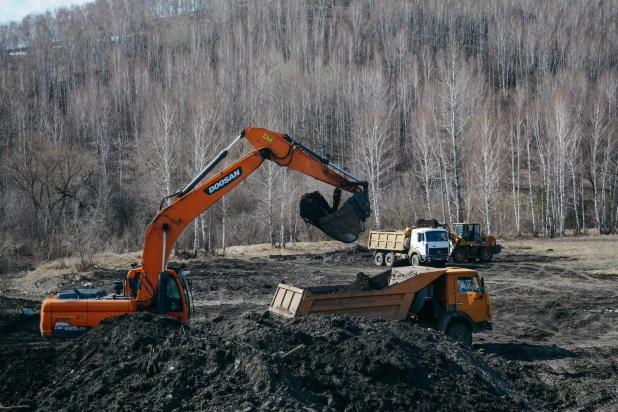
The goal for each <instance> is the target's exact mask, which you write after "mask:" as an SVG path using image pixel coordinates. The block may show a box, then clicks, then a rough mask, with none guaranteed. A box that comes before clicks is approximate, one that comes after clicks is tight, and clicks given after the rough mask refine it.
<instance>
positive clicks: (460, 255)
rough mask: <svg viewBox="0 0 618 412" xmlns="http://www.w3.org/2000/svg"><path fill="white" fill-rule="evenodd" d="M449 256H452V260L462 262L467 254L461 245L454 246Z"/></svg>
mask: <svg viewBox="0 0 618 412" xmlns="http://www.w3.org/2000/svg"><path fill="white" fill-rule="evenodd" d="M451 256H453V262H455V263H464V262H465V261H466V259H467V257H468V254H467V253H466V249H464V248H462V247H456V248H455V250H453V254H452V255H451Z"/></svg>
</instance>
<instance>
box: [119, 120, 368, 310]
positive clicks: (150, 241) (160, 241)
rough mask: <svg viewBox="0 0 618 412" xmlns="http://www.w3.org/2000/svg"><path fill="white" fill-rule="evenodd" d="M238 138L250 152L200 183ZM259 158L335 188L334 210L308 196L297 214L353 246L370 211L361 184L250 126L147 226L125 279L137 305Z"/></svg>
mask: <svg viewBox="0 0 618 412" xmlns="http://www.w3.org/2000/svg"><path fill="white" fill-rule="evenodd" d="M243 138H244V139H246V140H247V141H248V142H250V143H251V144H252V145H253V146H254V148H255V150H254V151H252V152H251V153H249V154H247V155H246V156H244V157H242V158H241V159H239V160H237V161H236V162H234V163H233V164H231V165H229V166H227V167H226V168H224V169H223V170H222V171H221V172H219V173H217V174H215V175H214V176H212V177H211V178H209V179H208V180H206V181H204V182H202V183H200V182H201V181H202V179H203V178H204V177H206V175H207V174H208V173H209V172H210V171H212V169H214V167H215V166H217V164H219V163H220V162H221V161H222V160H223V159H224V158H225V157H226V156H227V154H228V153H229V150H230V149H231V148H232V146H234V145H235V144H236V143H237V142H238V141H240V140H241V139H243ZM264 160H270V161H273V162H275V163H277V164H278V165H280V166H285V167H289V168H291V169H294V170H297V171H299V172H301V173H304V174H307V175H309V176H312V177H314V178H315V179H317V180H320V181H322V182H325V183H328V184H330V185H333V186H335V187H336V189H335V202H334V203H335V205H334V207H332V208H331V207H329V206H328V203H327V202H326V201H325V200H324V198H323V197H322V196H321V195H319V193H317V192H315V193H311V194H308V195H305V196H304V197H303V199H302V200H301V216H302V217H303V218H304V219H305V220H306V221H307V222H309V223H311V224H313V225H314V226H316V227H318V228H320V229H321V230H322V231H324V232H325V233H326V234H328V235H330V236H331V237H334V238H335V239H337V240H340V241H343V242H353V241H355V240H356V239H357V238H358V235H359V233H360V222H361V221H364V220H365V219H366V218H367V217H369V215H370V213H371V212H370V209H369V201H368V200H367V183H366V182H364V181H362V180H360V179H358V178H356V177H354V176H353V175H351V174H349V173H347V172H346V171H345V170H343V169H341V168H339V167H338V166H336V165H334V164H332V163H330V162H329V161H328V159H326V158H324V157H322V156H320V155H319V154H317V153H315V152H313V151H312V150H311V149H309V148H307V147H306V146H304V145H302V144H301V143H299V142H297V141H295V140H294V139H292V138H290V137H289V136H287V135H285V134H282V133H274V132H271V131H269V130H266V129H260V128H254V127H250V128H247V129H245V130H244V131H243V132H242V133H241V134H240V136H238V137H237V138H236V139H235V140H234V141H233V142H232V144H230V146H228V147H227V148H226V149H225V150H223V151H222V152H221V153H220V154H219V155H218V156H217V157H216V158H215V159H214V160H213V161H212V162H210V163H209V164H208V165H207V166H206V167H205V168H204V170H203V171H202V172H201V173H200V174H199V175H198V176H196V177H195V178H194V179H193V180H192V181H191V182H190V183H189V184H187V185H186V186H185V187H184V188H182V189H181V190H180V191H178V192H177V193H175V194H174V195H173V196H174V199H173V200H172V202H171V203H170V204H169V205H168V206H167V207H164V208H162V209H161V210H160V211H159V213H158V214H157V216H156V217H155V218H154V220H153V222H152V223H151V224H150V227H149V228H148V230H147V232H146V239H145V242H144V251H143V255H142V265H141V266H140V267H137V268H134V269H133V270H131V271H130V272H129V276H128V279H129V280H133V279H136V278H137V279H139V280H138V281H137V282H136V284H135V289H137V290H135V289H134V288H131V289H132V290H133V294H134V296H136V298H137V303H138V305H140V306H142V307H148V306H150V305H151V304H152V299H153V298H154V295H155V294H156V292H157V290H158V289H161V286H163V287H164V285H165V280H164V279H166V276H167V273H168V271H167V261H168V257H169V254H170V251H171V249H172V247H173V245H174V242H175V241H176V239H177V238H178V236H180V234H181V233H182V231H183V230H184V228H185V227H186V226H187V225H188V224H189V223H190V222H191V221H193V219H195V218H196V217H197V216H198V215H199V214H200V213H202V212H204V211H205V210H207V209H208V208H209V207H210V206H212V205H213V204H214V203H215V202H216V201H217V200H219V199H220V198H221V197H222V196H223V195H225V194H226V193H228V192H229V191H230V190H232V189H233V188H234V187H236V185H238V184H239V183H240V182H241V181H243V180H244V179H245V178H246V177H247V176H249V175H250V174H251V173H252V172H253V171H255V170H256V169H257V168H258V167H260V165H261V164H262V163H263V162H264ZM341 190H345V191H348V192H350V193H352V197H350V198H349V199H348V200H347V201H346V202H345V204H344V205H343V206H342V207H341V208H340V209H339V210H334V209H337V207H338V204H337V203H338V195H340V191H341ZM160 292H161V290H159V296H160V298H159V299H160V300H161V299H162V298H161V296H163V295H164V293H160ZM160 304H161V303H160Z"/></svg>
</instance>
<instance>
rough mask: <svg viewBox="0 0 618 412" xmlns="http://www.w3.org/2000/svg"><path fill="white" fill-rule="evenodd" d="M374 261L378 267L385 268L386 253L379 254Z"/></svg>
mask: <svg viewBox="0 0 618 412" xmlns="http://www.w3.org/2000/svg"><path fill="white" fill-rule="evenodd" d="M374 259H375V260H374V262H376V266H384V253H382V252H377V253H376V255H375V257H374Z"/></svg>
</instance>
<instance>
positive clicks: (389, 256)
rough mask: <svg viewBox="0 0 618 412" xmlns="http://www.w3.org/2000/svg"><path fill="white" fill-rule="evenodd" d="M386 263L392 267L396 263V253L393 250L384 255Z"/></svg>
mask: <svg viewBox="0 0 618 412" xmlns="http://www.w3.org/2000/svg"><path fill="white" fill-rule="evenodd" d="M384 263H386V266H388V267H392V266H393V265H394V264H395V255H394V254H393V252H389V253H387V254H386V256H385V257H384Z"/></svg>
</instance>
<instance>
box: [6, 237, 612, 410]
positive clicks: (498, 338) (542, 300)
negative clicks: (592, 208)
mask: <svg viewBox="0 0 618 412" xmlns="http://www.w3.org/2000/svg"><path fill="white" fill-rule="evenodd" d="M583 242H584V243H582V244H585V242H586V240H584V241H583ZM590 242H593V241H590ZM594 242H597V240H594ZM614 244H615V243H614V242H608V243H607V244H604V243H603V244H601V243H599V245H601V246H598V245H597V244H596V243H595V245H594V249H595V250H596V249H599V248H603V247H606V248H607V250H606V251H604V252H603V251H599V252H598V253H599V254H600V255H603V254H607V256H610V258H608V259H607V260H606V261H605V263H604V264H603V263H599V261H598V259H597V258H595V260H596V261H595V262H590V261H587V260H586V259H582V258H581V257H579V258H575V257H573V256H574V255H573V254H572V253H571V252H570V250H571V249H570V248H571V247H578V248H579V246H581V245H579V246H578V245H573V244H570V243H569V244H567V243H549V242H547V243H538V242H537V243H534V244H532V246H528V245H527V244H525V243H521V242H519V243H517V242H514V243H513V244H511V245H507V247H506V248H505V250H504V251H503V253H502V254H500V255H498V256H496V257H495V259H494V262H493V263H491V264H489V265H480V264H470V265H466V267H470V268H472V269H475V270H478V271H479V273H481V274H482V275H483V276H484V277H485V285H486V288H487V290H488V293H489V294H490V296H491V299H492V304H493V307H494V321H493V324H494V329H493V330H492V331H489V332H487V333H484V334H479V335H476V336H475V338H474V342H473V347H472V349H471V351H470V356H472V357H473V358H474V359H477V360H478V362H481V363H482V364H487V365H490V366H491V367H493V368H494V369H495V370H496V371H498V372H499V373H500V374H501V376H502V378H504V379H505V381H506V382H508V384H509V385H511V387H512V388H513V389H514V390H515V391H516V392H517V393H518V394H519V395H517V394H515V395H512V396H511V397H509V398H508V399H509V402H511V403H508V402H507V403H505V404H504V405H503V407H504V408H505V409H512V410H517V409H544V410H555V409H562V410H581V409H584V410H600V411H613V410H617V409H618V383H617V382H618V344H616V342H617V338H618V299H617V298H618V288H617V287H616V282H617V280H618V267H617V268H615V272H614V271H613V270H614V269H613V268H614V266H613V265H614V261H613V260H612V259H615V258H614V257H613V255H611V250H613V245H614ZM548 246H551V247H548ZM614 253H615V252H614ZM188 267H189V269H190V270H191V278H192V279H193V287H194V295H195V302H196V309H197V316H196V317H195V318H194V319H193V320H192V326H193V328H194V329H196V330H198V329H200V328H201V327H208V328H211V329H212V325H214V324H220V323H221V322H223V323H221V324H225V323H226V322H227V324H228V325H230V326H229V327H230V328H233V327H234V326H233V325H235V322H237V321H238V322H241V320H242V319H245V320H246V319H248V316H249V318H250V317H251V316H254V315H247V313H249V312H252V311H253V312H254V313H258V314H259V313H261V312H263V311H264V310H265V309H266V308H267V306H268V304H269V303H270V299H271V298H272V295H273V292H274V290H275V287H276V285H277V284H278V283H279V282H280V281H285V282H286V283H291V284H293V285H296V286H300V287H302V286H315V285H345V284H349V283H351V282H352V281H354V280H355V279H356V275H357V273H358V272H361V271H362V272H364V273H366V274H368V275H372V274H375V273H378V272H379V271H381V270H382V269H381V268H377V267H375V266H374V265H373V260H372V256H371V254H370V253H369V252H366V251H364V250H363V248H358V247H357V248H352V249H348V250H342V251H335V252H329V253H319V254H307V253H304V254H296V255H264V254H262V255H261V256H258V257H244V258H234V259H231V258H225V259H224V258H212V259H207V260H204V261H199V262H189V263H188ZM119 274H120V272H118V271H107V270H105V269H99V270H96V271H94V272H93V273H92V274H89V275H80V276H76V275H75V274H67V275H66V276H56V277H55V278H54V279H55V280H54V281H55V282H57V284H58V285H62V288H69V287H72V286H80V287H82V286H83V283H84V282H90V283H92V284H93V286H95V287H97V285H99V284H101V285H105V287H106V288H107V289H109V288H110V285H111V282H112V280H116V278H118V276H119ZM18 281H19V277H15V278H14V280H13V284H12V286H9V287H7V288H8V289H10V290H11V291H12V292H15V290H16V289H17V287H16V286H15V284H16V282H18ZM0 304H1V305H2V309H3V311H2V318H0V325H2V326H3V327H6V328H7V329H6V330H9V332H10V333H8V334H5V336H4V337H3V338H2V339H1V340H0V355H1V356H2V360H6V361H7V363H6V364H5V366H0V403H1V404H3V405H5V406H6V405H16V404H18V403H19V402H20V400H21V401H23V399H22V398H24V397H25V398H26V401H25V402H26V404H27V401H28V399H29V398H28V397H27V396H26V394H25V393H20V394H15V393H10V392H8V391H9V389H8V388H9V387H10V384H16V383H19V384H20V385H22V386H23V385H28V383H29V382H30V381H29V380H28V379H26V378H25V377H15V376H12V375H11V372H10V371H9V370H8V369H7V368H8V366H10V365H13V366H15V363H14V361H10V362H9V361H8V360H9V359H15V358H16V357H17V358H19V357H20V356H21V357H25V358H29V357H30V356H31V355H29V353H32V352H29V350H30V349H24V348H23V347H21V345H20V343H27V344H28V345H33V346H32V347H33V348H36V349H32V350H39V351H41V353H42V354H45V353H47V351H58V350H59V348H60V347H62V350H64V351H71V350H74V348H73V347H72V346H71V345H74V343H72V342H50V341H43V340H41V339H39V338H38V337H36V328H35V327H33V325H34V324H33V322H32V321H30V320H28V319H27V318H25V317H24V316H25V315H22V314H19V313H18V312H17V311H16V310H15V309H11V308H10V307H13V308H16V307H18V306H28V305H29V304H28V302H24V301H15V300H11V299H8V298H3V299H0ZM30 306H36V304H35V303H34V302H31V303H30ZM34 309H36V308H34ZM213 322H214V323H213ZM350 322H356V321H350ZM7 325H8V326H7ZM200 325H201V326H200ZM313 327H315V328H316V329H319V328H320V326H319V325H314V326H313ZM355 327H356V326H355ZM396 328H397V327H396ZM360 329H363V328H362V327H361V328H360ZM370 329H371V328H370ZM226 333H227V332H226ZM294 333H298V332H294ZM397 333H404V332H403V331H399V332H397ZM405 333H408V332H405ZM314 338H315V337H314ZM127 339H130V338H129V337H127ZM432 339H433V338H432ZM63 345H64V346H63ZM18 348H19V349H18ZM426 350H428V351H431V350H430V349H426ZM445 350H446V349H445ZM448 350H449V351H450V350H452V349H448ZM24 351H26V352H24ZM465 351H468V350H467V349H466V350H465ZM42 356H43V357H45V355H42ZM52 358H53V357H52ZM52 358H50V359H52ZM11 362H13V363H11ZM41 362H43V363H42V364H41V363H40V366H41V367H43V364H44V361H41ZM474 362H477V361H476V360H475V361H474ZM7 365H8V366H7ZM299 365H300V364H299ZM22 366H24V365H22ZM24 367H25V366H24ZM299 367H300V366H299ZM14 370H20V369H19V368H18V367H16V368H14ZM316 373H317V372H316ZM502 378H500V379H502ZM30 383H31V382H30ZM466 390H469V388H468V389H466ZM492 393H493V392H492ZM18 396H19V397H18ZM320 396H322V395H320ZM350 396H352V395H350ZM350 396H348V398H347V399H348V402H352V401H351V400H350V399H353V397H352V398H350ZM398 396H403V397H404V398H405V394H402V393H400V394H399V395H398ZM509 396H510V395H509ZM518 396H522V397H523V398H522V399H523V401H522V400H521V399H519V398H518ZM404 398H402V399H404ZM490 398H491V397H490ZM488 399H489V398H488ZM505 399H506V398H505ZM323 401H324V405H325V408H326V410H338V409H341V410H343V409H345V407H346V405H345V404H341V402H340V403H339V404H337V403H334V404H333V403H332V402H334V401H328V399H326V398H324V399H323ZM329 402H331V403H329ZM402 402H403V403H402V405H406V403H405V399H404V401H402ZM518 402H519V403H518ZM344 403H345V402H344ZM258 404H259V402H258V403H254V404H251V405H253V407H257V405H258ZM251 405H249V406H247V408H250V407H252V406H251ZM282 405H288V404H287V403H283V404H282ZM299 405H300V404H293V403H291V404H289V405H288V406H289V407H290V408H291V409H294V408H298V407H299ZM376 405H378V407H379V406H380V405H386V404H376ZM483 405H484V406H485V407H488V404H483ZM505 405H507V406H505ZM508 405H510V406H508ZM121 406H122V405H121ZM177 406H178V405H177ZM185 406H186V405H185ZM194 406H195V405H194ZM271 406H273V407H274V406H275V405H271ZM39 407H40V406H39ZM407 407H409V404H408V406H407ZM329 408H330V409H329ZM43 409H44V408H43ZM120 409H122V408H120ZM163 409H164V410H165V408H163ZM172 409H173V408H171V409H169V410H172ZM258 409H259V408H258ZM357 409H358V408H357ZM361 409H362V408H361ZM490 409H491V408H490ZM247 410H251V409H247ZM349 410H353V409H349Z"/></svg>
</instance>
